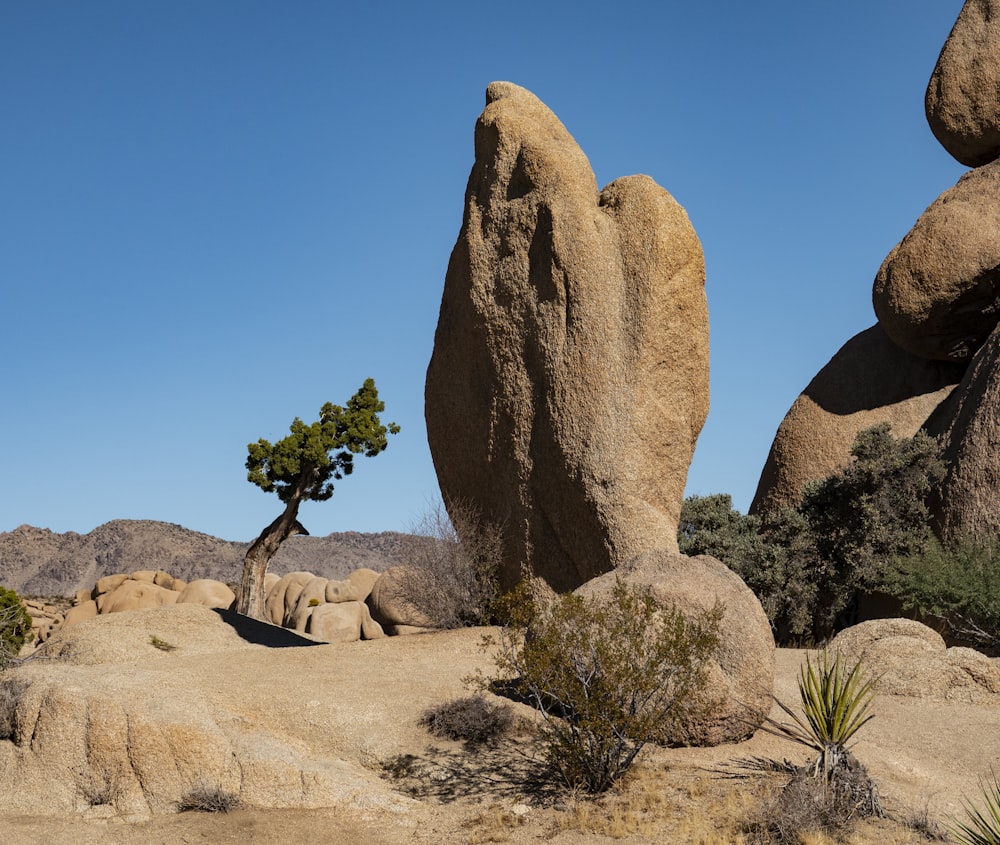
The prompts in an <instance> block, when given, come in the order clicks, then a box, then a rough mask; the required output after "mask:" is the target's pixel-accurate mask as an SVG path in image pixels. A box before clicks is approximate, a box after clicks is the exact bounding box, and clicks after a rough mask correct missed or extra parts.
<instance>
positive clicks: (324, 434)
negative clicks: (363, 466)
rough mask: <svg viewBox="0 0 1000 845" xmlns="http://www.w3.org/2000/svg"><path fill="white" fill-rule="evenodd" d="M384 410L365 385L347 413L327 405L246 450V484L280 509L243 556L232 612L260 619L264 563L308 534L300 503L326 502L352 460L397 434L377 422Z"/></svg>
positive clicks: (372, 453) (395, 428)
mask: <svg viewBox="0 0 1000 845" xmlns="http://www.w3.org/2000/svg"><path fill="white" fill-rule="evenodd" d="M383 410H385V403H384V402H382V400H381V399H379V396H378V390H376V388H375V381H374V380H373V379H366V380H365V383H364V384H363V385H362V386H361V387H360V388H359V389H358V391H357V392H356V393H355V394H354V395H353V396H352V397H351V398H350V399H349V400H348V402H347V406H346V407H342V406H340V405H334V404H332V403H330V402H327V403H326V404H325V405H323V407H322V408H320V412H319V419H318V420H316V421H315V422H313V423H310V424H308V425H307V424H306V423H304V422H302V420H300V419H299V418H298V417H296V418H295V419H294V420H293V421H292V424H291V426H290V427H289V430H290V434H289V435H288V436H287V437H285V438H283V439H281V440H279V441H278V442H277V443H271V442H270V441H268V440H265V439H263V438H261V439H260V440H258V441H257V442H256V443H250V444H249V445H248V446H247V453H248V454H247V460H246V468H247V480H248V481H250V482H251V483H252V484H256V485H257V486H258V487H260V489H261V490H263V491H264V492H265V493H277V495H278V498H279V499H280V500H281V501H282V502H283V503H284V505H285V509H284V511H283V512H282V513H281V515H280V516H278V518H277V519H275V520H274V521H273V522H272V523H271V524H270V525H268V526H267V527H266V528H265V529H264V530H263V531H261V533H260V535H259V536H258V537H257V539H256V540H254V542H253V543H251V545H250V548H249V549H248V550H247V554H246V558H245V560H244V565H243V577H242V579H241V582H240V588H239V591H238V592H237V595H236V610H237V612H239V613H242V614H244V615H246V616H252V617H254V618H256V619H263V618H264V576H265V574H266V572H267V566H268V563H269V562H270V560H271V558H272V557H274V555H275V554H276V553H277V551H278V548H279V547H280V545H281V544H282V543H283V542H285V540H287V539H288V538H289V537H291V536H292V535H293V534H301V533H308V532H306V531H305V529H304V528H303V526H302V525H301V524H300V523H299V522H298V519H297V516H298V511H299V506H300V505H301V504H302V502H308V501H314V502H322V501H326V500H327V499H329V498H330V497H331V496H332V495H333V487H334V485H333V482H334V481H337V480H340V479H342V478H343V477H344V476H346V475H350V474H351V473H352V472H353V471H354V456H355V455H359V454H362V455H365V456H366V457H369V458H374V457H375V456H376V455H378V454H380V453H381V452H382V451H384V450H385V449H386V447H387V446H388V445H389V441H388V435H389V434H397V433H398V432H399V426H398V425H396V424H395V423H389V424H388V425H383V423H382V421H381V420H380V419H379V414H380V413H381V412H382V411H383Z"/></svg>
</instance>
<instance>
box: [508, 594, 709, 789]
mask: <svg viewBox="0 0 1000 845" xmlns="http://www.w3.org/2000/svg"><path fill="white" fill-rule="evenodd" d="M508 607H509V610H510V614H511V616H510V622H509V624H508V625H506V626H504V627H503V628H502V629H501V630H502V632H501V641H500V649H499V653H498V655H497V658H496V660H497V667H498V669H499V672H500V674H501V676H502V677H501V679H497V681H496V683H501V684H504V683H506V684H508V685H511V686H513V691H514V692H516V694H518V695H519V696H520V697H522V698H523V700H525V701H527V702H529V703H531V704H532V705H534V706H535V707H536V708H537V709H538V710H539V711H540V712H541V715H542V721H541V723H540V725H539V728H538V730H539V738H540V740H541V745H542V749H543V752H544V754H545V757H546V759H547V761H548V763H549V765H550V767H551V769H552V771H553V772H554V773H556V774H557V775H558V777H559V778H560V779H561V780H562V781H563V783H564V784H565V785H567V786H569V787H570V788H573V789H577V788H579V789H584V790H586V791H587V792H591V793H600V792H604V791H605V790H607V789H608V788H609V787H610V786H611V785H612V784H613V783H614V782H615V781H616V780H618V779H619V778H620V777H621V776H622V775H623V774H624V773H625V771H626V770H627V769H628V768H629V766H631V764H632V762H633V761H634V760H635V758H636V756H637V755H638V753H639V752H640V751H641V750H642V748H643V747H644V746H645V745H646V744H647V743H649V742H655V741H657V740H658V739H662V738H663V737H665V736H666V735H667V734H668V733H669V732H671V731H672V730H673V729H675V728H676V727H677V726H678V725H679V724H680V723H681V722H682V716H683V712H682V707H684V706H692V704H691V702H692V701H696V700H698V699H699V697H700V696H699V693H701V692H702V691H703V689H704V684H705V671H704V670H705V666H706V661H707V660H708V659H709V657H711V655H712V654H713V653H714V651H715V648H716V646H717V643H718V628H719V622H720V619H721V617H722V608H721V607H717V608H716V609H715V610H713V611H712V612H703V613H699V614H697V615H693V616H691V617H690V618H688V617H686V616H685V615H684V614H683V613H682V612H681V611H680V610H678V609H676V608H675V607H671V606H668V605H663V604H660V603H659V602H657V601H656V599H655V598H654V597H653V595H652V593H651V591H650V590H649V589H648V588H640V587H632V586H628V585H626V584H625V583H623V582H622V581H620V580H619V581H617V582H616V584H615V587H614V590H613V593H612V595H611V597H610V600H608V601H604V602H602V601H598V600H596V599H590V598H583V597H581V596H578V595H575V594H568V595H563V596H559V597H558V598H556V599H554V600H552V601H551V602H550V603H547V604H545V605H543V604H542V603H541V602H537V601H535V600H533V598H532V597H531V595H530V593H529V590H528V589H527V588H522V589H520V590H519V591H517V592H515V594H514V595H513V596H512V597H511V600H510V601H509V603H508Z"/></svg>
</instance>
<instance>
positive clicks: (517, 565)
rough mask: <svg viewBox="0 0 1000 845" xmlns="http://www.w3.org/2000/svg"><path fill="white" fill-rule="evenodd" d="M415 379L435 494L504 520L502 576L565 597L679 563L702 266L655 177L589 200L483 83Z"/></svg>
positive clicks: (560, 129)
mask: <svg viewBox="0 0 1000 845" xmlns="http://www.w3.org/2000/svg"><path fill="white" fill-rule="evenodd" d="M486 100H487V105H486V109H485V111H483V113H482V115H481V116H480V117H479V120H478V122H477V124H476V131H475V147H476V158H475V164H474V165H473V168H472V173H471V175H470V177H469V183H468V188H467V191H466V197H465V216H464V220H463V223H462V229H461V232H460V234H459V236H458V242H457V243H456V245H455V248H454V250H453V252H452V255H451V260H450V263H449V265H448V272H447V276H446V279H445V288H444V295H443V298H442V302H441V312H440V317H439V320H438V326H437V333H436V335H435V339H434V354H433V357H432V359H431V362H430V366H429V368H428V371H427V383H426V394H425V395H426V412H425V413H426V419H427V435H428V440H429V443H430V447H431V454H432V456H433V459H434V466H435V469H436V470H437V475H438V481H439V483H440V485H441V492H442V494H443V496H444V498H445V500H446V501H449V500H450V501H465V502H469V503H472V504H473V505H474V506H475V507H476V508H477V509H478V510H479V511H480V513H481V515H482V518H483V519H484V520H485V521H487V522H491V523H494V524H502V525H503V527H504V537H505V544H506V548H505V554H504V558H505V560H504V568H503V573H502V580H503V582H504V584H505V585H507V586H509V585H511V584H513V583H515V582H517V581H518V580H519V579H520V578H521V576H522V571H523V569H524V568H527V570H528V571H529V572H530V573H531V574H533V575H538V576H540V577H542V578H544V579H545V580H546V581H547V582H548V583H549V584H550V585H551V586H552V587H553V588H555V589H556V590H559V591H565V590H570V589H573V588H575V587H577V586H579V585H580V584H582V583H583V582H585V581H587V580H588V579H590V578H593V577H594V576H596V575H600V574H601V573H604V572H607V571H609V570H611V569H613V568H615V567H616V566H618V565H620V564H621V563H622V562H623V561H626V560H628V559H630V558H633V557H635V556H636V555H638V554H640V553H642V552H645V551H649V550H651V549H658V548H667V549H671V550H673V551H674V552H676V551H677V545H676V530H677V522H678V519H679V516H680V506H681V500H682V498H683V492H684V485H685V482H686V479H687V472H688V468H689V465H690V462H691V457H692V455H693V452H694V446H695V441H696V440H697V437H698V434H699V433H700V431H701V427H702V425H703V424H704V421H705V416H706V414H707V413H708V310H707V305H706V300H705V291H704V282H705V269H704V257H703V255H702V250H701V244H700V243H699V241H698V237H697V235H696V234H695V232H694V229H693V228H692V226H691V223H690V222H689V221H688V217H687V214H686V213H685V211H684V209H683V208H681V206H680V205H678V204H677V202H676V201H675V200H674V199H673V198H672V197H671V196H670V194H668V193H667V191H665V190H664V189H663V188H661V187H659V186H658V185H657V184H656V183H655V182H654V181H653V180H652V179H650V178H649V177H646V176H628V177H625V178H622V179H618V180H616V181H615V182H612V183H611V184H610V185H608V186H607V187H606V188H605V189H604V190H603V191H598V189H597V183H596V181H595V177H594V173H593V171H592V170H591V167H590V164H589V162H588V161H587V158H586V156H585V155H584V154H583V151H582V150H581V149H580V147H579V146H578V145H577V144H576V142H575V141H574V140H573V138H572V136H571V135H570V134H569V132H568V131H567V130H566V128H565V127H564V126H563V125H562V123H561V122H560V121H559V119H558V118H557V117H556V116H555V115H554V114H553V113H552V112H551V111H550V110H549V109H548V108H547V107H546V106H545V105H544V104H543V103H542V102H541V101H540V100H539V99H538V98H537V97H535V96H534V95H533V94H532V93H530V92H529V91H526V90H525V89H523V88H520V87H518V86H516V85H512V84H510V83H506V82H495V83H493V84H491V85H490V86H489V88H488V89H487V93H486Z"/></svg>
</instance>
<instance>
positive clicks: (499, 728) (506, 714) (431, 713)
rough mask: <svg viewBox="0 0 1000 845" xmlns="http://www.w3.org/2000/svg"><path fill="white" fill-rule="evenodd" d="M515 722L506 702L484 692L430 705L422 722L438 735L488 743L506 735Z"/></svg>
mask: <svg viewBox="0 0 1000 845" xmlns="http://www.w3.org/2000/svg"><path fill="white" fill-rule="evenodd" d="M513 723H514V713H513V711H512V710H511V708H510V706H509V705H507V704H494V703H492V702H490V701H487V700H486V698H485V697H484V696H482V695H470V696H466V697H465V698H456V699H452V700H451V701H446V702H443V703H441V704H436V705H434V706H433V707H429V708H427V709H426V710H425V711H424V712H423V714H422V715H421V717H420V724H421V725H423V726H425V727H426V728H427V730H429V731H430V732H431V733H432V734H434V735H435V736H441V737H445V738H447V739H455V740H463V741H465V742H467V743H469V744H470V745H485V744H489V743H493V742H496V741H497V740H498V739H501V738H502V737H504V736H505V735H506V734H507V733H508V732H509V731H510V729H511V726H512V725H513Z"/></svg>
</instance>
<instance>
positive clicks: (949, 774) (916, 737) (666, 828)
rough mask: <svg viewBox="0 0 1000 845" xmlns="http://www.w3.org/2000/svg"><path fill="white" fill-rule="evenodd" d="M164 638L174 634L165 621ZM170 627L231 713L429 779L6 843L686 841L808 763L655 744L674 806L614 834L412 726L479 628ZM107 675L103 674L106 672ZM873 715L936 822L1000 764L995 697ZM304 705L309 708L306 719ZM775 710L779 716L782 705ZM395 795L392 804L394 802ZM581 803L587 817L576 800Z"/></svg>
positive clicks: (489, 757) (37, 824)
mask: <svg viewBox="0 0 1000 845" xmlns="http://www.w3.org/2000/svg"><path fill="white" fill-rule="evenodd" d="M127 615H128V614H120V616H122V617H124V616H127ZM150 618H154V617H150ZM155 618H158V619H159V618H162V619H166V618H167V617H166V616H164V617H155ZM123 625H124V620H118V622H117V626H118V627H119V628H121V630H122V631H124V630H125V629H124V628H122V627H121V626H123ZM108 630H110V628H109V629H108ZM148 630H151V629H149V628H146V629H142V630H141V631H140V632H139V633H138V634H137V637H138V638H139V639H142V638H144V637H145V638H146V639H148ZM157 630H162V625H161V627H160V628H158V629H157ZM104 633H105V634H107V631H105V632H104ZM164 636H172V634H171V632H170V631H169V630H167V631H166V632H165V634H164ZM173 636H174V638H175V639H176V640H177V641H178V642H180V643H181V644H182V647H181V648H179V649H178V650H177V652H175V653H173V654H171V655H170V656H169V657H167V658H164V657H163V656H162V655H160V654H157V655H156V656H155V658H154V657H151V658H150V660H151V661H152V660H154V659H155V660H159V661H160V662H159V663H157V664H156V665H157V666H167V665H170V666H171V667H172V671H173V672H174V674H176V673H177V672H178V671H179V670H180V669H181V668H182V669H183V675H184V677H185V678H186V683H192V682H193V681H192V679H201V680H200V683H202V684H203V685H210V686H211V689H212V690H213V695H214V696H215V698H216V700H217V702H218V704H219V706H220V707H223V708H224V709H225V710H226V711H228V712H238V713H241V714H244V716H247V717H248V718H249V715H248V714H252V715H253V718H255V719H258V720H259V721H260V723H261V724H271V725H276V724H280V725H281V726H282V729H283V730H284V731H285V732H286V733H287V734H288V735H289V736H292V735H300V736H309V737H310V738H311V739H310V741H312V742H314V743H315V744H316V747H317V753H322V754H325V755H336V757H337V759H342V760H345V761H348V762H349V763H351V764H352V765H355V766H357V767H359V768H363V769H365V770H367V771H369V772H370V771H378V770H380V767H381V766H382V765H383V764H384V763H386V762H387V761H391V760H393V759H397V758H398V757H399V756H400V755H411V759H412V760H416V761H417V762H418V763H419V764H420V766H421V767H422V771H424V775H423V777H424V780H425V787H426V788H425V789H424V790H423V792H422V794H421V795H420V796H419V797H418V798H416V799H414V798H411V797H409V796H407V795H403V794H401V790H402V784H400V783H396V782H392V781H391V780H388V779H387V780H384V781H376V784H377V785H376V786H375V787H373V795H372V799H373V800H372V801H371V802H370V804H369V805H368V806H367V807H366V806H359V805H358V803H357V802H355V803H353V804H352V805H350V806H341V807H334V808H325V809H309V810H301V809H280V810H278V809H266V810H255V809H244V810H238V811H235V812H231V813H228V814H206V813H178V814H166V815H157V816H153V817H152V818H149V819H146V820H141V821H134V820H133V821H125V820H121V819H119V818H115V817H113V816H109V815H104V814H102V813H101V812H100V811H101V810H106V809H107V808H92V809H91V810H89V811H86V812H84V813H81V814H79V815H64V816H51V815H33V816H0V831H2V833H0V841H3V842H12V843H13V842H17V843H19V845H29V843H46V845H49V843H63V842H65V843H79V845H89V843H120V845H150V843H163V844H164V845H174V843H240V845H245V844H246V843H256V842H261V843H263V842H284V843H300V842H301V843H306V842H313V841H322V842H332V843H340V842H343V843H355V842H357V843H372V845H404V843H405V845H423V843H427V845H431V843H435V844H436V843H442V842H457V843H479V842H486V841H499V842H503V841H509V842H514V843H527V842H536V841H543V840H544V841H550V842H554V843H577V842H605V841H607V842H611V841H619V842H684V841H692V842H708V841H710V840H707V839H703V838H702V839H699V838H698V836H697V835H694V834H692V836H691V837H689V838H685V837H684V836H682V835H681V834H680V833H679V832H678V830H679V828H673V829H672V828H671V826H670V824H668V823H666V822H664V821H662V819H663V818H665V817H669V816H670V815H671V813H673V816H674V817H675V818H676V819H678V820H683V819H684V818H687V819H689V820H690V819H694V818H698V817H702V826H701V827H702V829H711V820H710V819H708V820H706V819H707V817H708V816H710V815H711V814H713V813H717V812H718V811H719V810H718V808H719V806H720V801H725V800H728V799H727V795H728V794H729V793H737V797H738V793H739V792H741V791H746V790H748V789H749V787H748V785H747V781H745V780H741V779H732V778H730V777H729V776H728V775H727V772H729V771H731V769H732V767H733V765H734V763H735V761H739V760H745V759H752V758H769V759H776V760H780V759H783V758H789V759H791V760H792V761H794V762H797V763H798V762H802V761H804V760H805V759H806V753H805V752H804V751H801V750H800V749H799V748H798V747H797V746H795V745H792V744H790V743H788V742H786V741H783V740H780V739H778V738H776V737H773V736H771V735H768V734H766V733H763V732H758V733H757V734H756V735H755V736H754V737H753V738H752V739H751V740H749V741H748V742H745V743H741V744H739V745H726V746H720V747H717V748H709V749H649V750H648V753H646V752H644V755H643V757H642V760H641V766H640V767H639V768H640V771H644V772H646V773H647V780H648V779H649V778H652V777H655V778H656V783H657V784H658V785H657V786H656V789H657V790H659V791H660V792H662V793H663V794H664V795H668V796H670V800H671V801H674V804H673V805H672V806H673V809H672V810H670V811H669V812H666V813H665V815H664V812H663V811H662V809H661V811H660V816H661V821H660V822H658V823H657V829H656V830H655V831H649V830H646V831H644V832H641V833H632V834H631V835H626V836H624V837H622V838H611V837H609V836H606V835H604V834H601V833H597V832H594V831H586V830H585V832H581V831H580V830H574V829H568V828H572V825H571V824H567V823H566V818H565V817H566V814H567V813H569V812H570V807H571V805H572V807H578V805H577V803H576V802H567V801H565V800H560V799H556V800H555V801H554V803H553V802H552V801H549V802H538V801H536V800H534V799H532V798H530V797H528V796H526V795H525V794H524V793H523V780H520V779H519V777H520V775H519V771H518V765H519V764H518V763H517V762H516V761H517V759H518V758H517V756H516V754H515V753H514V752H517V751H522V752H523V750H524V749H523V747H522V748H517V749H514V752H512V751H509V750H506V751H502V752H499V751H498V752H486V753H479V754H475V755H468V754H467V753H465V752H464V751H463V750H462V748H461V747H460V746H459V745H457V744H454V743H447V742H442V741H439V740H433V739H432V738H431V737H430V736H429V735H428V734H427V733H426V731H425V730H424V729H423V728H421V727H420V726H419V725H418V724H417V720H418V717H419V715H420V713H421V712H423V710H424V709H425V708H426V707H428V706H429V705H431V704H434V703H438V702H440V701H443V700H446V699H449V698H453V697H457V696H459V695H463V694H467V692H468V690H467V687H466V686H465V685H464V684H463V678H466V677H468V676H469V675H470V674H471V673H472V672H474V671H475V670H477V669H480V668H481V669H484V670H489V668H490V661H489V658H488V656H487V655H486V654H485V653H484V652H483V650H482V648H481V637H482V632H481V631H475V630H466V631H454V632H443V633H439V634H428V635H419V636H410V637H397V638H392V639H387V640H379V641H373V642H365V643H354V644H349V645H339V646H337V645H322V646H312V647H284V648H269V647H267V646H266V645H262V644H256V645H252V646H250V647H249V650H245V651H239V650H236V651H233V650H232V649H230V650H229V651H226V652H225V653H216V652H215V651H213V649H212V648H211V647H210V645H205V644H202V645H201V646H199V647H194V646H192V647H190V648H188V649H187V653H185V647H184V645H183V644H184V643H186V642H187V640H185V639H184V637H183V636H182V634H181V632H173ZM192 642H193V641H192ZM227 642H228V641H227ZM285 645H288V644H287V643H286V644H285ZM227 647H228V646H227ZM130 653H131V652H130ZM805 654H806V652H803V651H798V650H785V649H782V650H779V651H778V655H777V669H776V694H777V695H778V696H779V697H780V698H782V700H784V701H787V702H789V703H794V702H795V701H796V700H797V693H796V687H795V678H796V674H797V672H798V668H799V666H800V665H801V663H802V661H803V659H804V657H805ZM168 661H170V662H168ZM135 665H136V661H135V658H134V653H133V656H132V663H131V667H130V671H131V672H135V671H136V669H135ZM251 668H252V671H248V669H251ZM40 671H41V670H40ZM104 671H108V670H107V668H106V666H105V670H104ZM874 709H875V713H876V714H877V715H876V718H875V719H874V720H872V721H871V722H870V723H869V724H868V725H867V726H866V727H865V728H864V729H863V731H862V733H861V735H860V740H859V742H858V744H857V747H856V748H855V752H856V754H857V756H858V757H859V759H861V761H862V762H863V763H864V764H865V765H866V766H867V767H868V769H869V771H870V772H871V774H872V775H873V777H874V778H875V780H876V781H877V782H878V784H879V787H880V790H881V795H882V799H883V803H884V804H885V806H886V807H887V808H889V809H890V810H891V811H893V812H895V813H897V814H899V815H906V814H908V813H911V812H917V813H921V812H926V813H927V814H928V815H929V816H930V817H932V818H938V819H946V818H947V817H948V816H950V815H954V814H956V813H959V812H960V809H961V801H962V796H963V795H974V794H975V793H976V791H977V787H978V779H979V778H980V777H981V776H983V775H985V774H987V773H988V771H989V769H990V767H991V766H994V767H1000V702H998V703H997V705H995V706H984V705H979V706H977V705H969V704H957V703H944V702H939V701H931V700H925V699H915V698H893V697H887V696H879V697H878V698H877V699H876V702H875V708H874ZM303 713H308V714H309V717H308V719H307V720H305V722H307V723H305V722H303ZM774 715H775V717H778V716H780V715H781V714H780V711H779V710H778V709H777V708H775V712H774ZM291 722H295V723H296V724H297V726H295V725H291V724H290V723H291ZM299 723H301V724H299ZM432 748H433V749H434V750H430V749H432ZM512 755H513V756H512ZM522 759H523V758H522ZM375 792H378V795H375V794H374V793H375ZM386 796H391V801H388V800H386ZM611 800H614V799H611ZM390 804H391V805H392V808H391V809H387V807H388V806H389V805H390ZM573 812H575V813H576V814H577V815H579V810H578V809H575V810H574V811H573ZM560 814H562V815H560ZM583 827H584V828H585V829H586V825H585V824H584V825H583ZM716 841H724V840H716ZM873 841H882V842H883V843H885V845H888V843H890V842H893V841H911V840H898V839H891V838H888V836H887V837H886V838H881V839H880V838H879V837H876V839H875V840H873ZM912 841H914V842H915V841H918V840H917V839H913V840H912Z"/></svg>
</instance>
